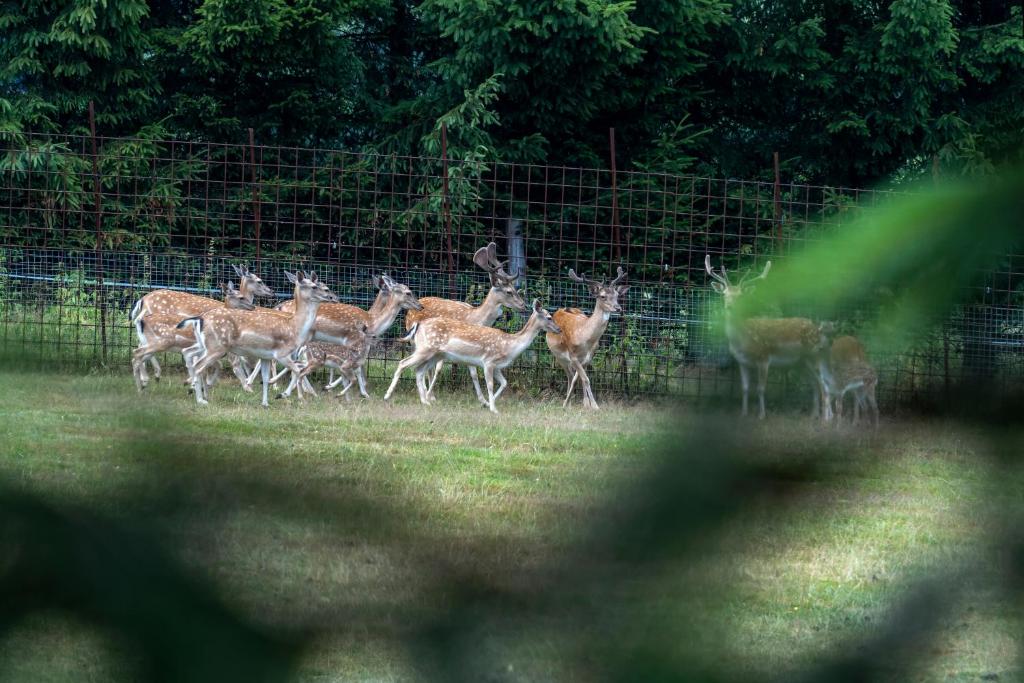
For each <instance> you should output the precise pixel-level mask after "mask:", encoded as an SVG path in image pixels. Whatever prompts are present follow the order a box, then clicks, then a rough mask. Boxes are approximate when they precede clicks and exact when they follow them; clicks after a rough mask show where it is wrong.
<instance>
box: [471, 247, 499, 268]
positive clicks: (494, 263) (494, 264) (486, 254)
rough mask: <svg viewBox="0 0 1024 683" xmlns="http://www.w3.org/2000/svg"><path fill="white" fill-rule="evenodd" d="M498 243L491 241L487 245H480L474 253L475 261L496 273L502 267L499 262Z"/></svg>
mask: <svg viewBox="0 0 1024 683" xmlns="http://www.w3.org/2000/svg"><path fill="white" fill-rule="evenodd" d="M497 249H498V245H497V244H495V243H494V242H491V243H490V244H488V245H487V246H486V247H480V248H479V249H477V250H476V253H475V254H473V263H475V264H476V265H478V266H480V267H481V268H483V269H484V270H486V271H487V272H488V273H494V272H496V271H497V270H498V269H500V268H501V264H500V263H498V257H497Z"/></svg>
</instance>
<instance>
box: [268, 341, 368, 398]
mask: <svg viewBox="0 0 1024 683" xmlns="http://www.w3.org/2000/svg"><path fill="white" fill-rule="evenodd" d="M373 341H374V337H371V336H369V335H367V334H363V335H362V336H361V337H360V338H359V340H358V341H356V342H354V343H353V344H351V345H349V346H342V345H341V344H328V343H326V342H318V341H312V342H309V343H308V344H306V345H305V346H304V347H302V351H301V355H302V356H303V362H305V367H304V368H303V369H302V374H301V375H300V378H305V377H306V376H307V375H309V373H311V372H314V371H316V370H319V369H320V368H322V367H328V368H331V369H332V371H333V370H337V371H338V373H339V374H338V379H336V380H335V379H333V378H332V379H331V380H329V381H328V382H327V385H326V386H325V387H324V390H325V391H330V390H331V389H333V388H334V387H336V386H338V385H339V384H341V383H342V382H344V383H345V386H344V387H343V388H342V390H341V393H340V394H339V396H345V398H346V399H348V396H347V395H346V394H348V390H349V389H351V388H352V387H353V386H354V385H355V384H356V382H357V381H358V379H359V374H358V373H359V369H360V368H362V367H364V366H365V365H366V360H367V358H368V357H369V355H370V347H371V346H372V345H373ZM274 379H276V378H274ZM271 381H274V380H271Z"/></svg>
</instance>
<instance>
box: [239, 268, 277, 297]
mask: <svg viewBox="0 0 1024 683" xmlns="http://www.w3.org/2000/svg"><path fill="white" fill-rule="evenodd" d="M231 267H232V268H233V269H234V271H235V274H236V275H238V278H239V288H240V289H241V290H242V291H243V292H249V293H250V294H252V295H253V296H254V297H255V296H274V291H273V290H272V289H270V287H267V285H266V283H265V282H263V280H261V279H260V276H259V275H257V274H256V273H253V272H251V271H250V270H249V266H236V265H235V264H233V263H232V264H231Z"/></svg>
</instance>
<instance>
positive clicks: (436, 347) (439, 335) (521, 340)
mask: <svg viewBox="0 0 1024 683" xmlns="http://www.w3.org/2000/svg"><path fill="white" fill-rule="evenodd" d="M542 331H544V332H554V333H556V334H558V333H560V332H561V328H559V327H558V324H557V323H555V321H554V320H553V319H552V317H551V314H550V313H548V312H547V311H546V310H544V308H543V307H542V306H541V305H540V301H539V300H537V299H534V301H533V313H532V315H530V319H529V320H528V321H527V322H526V324H525V325H524V326H523V328H522V329H521V330H519V331H518V332H516V333H514V334H509V333H508V332H503V331H501V330H498V329H495V328H493V327H485V326H483V325H473V324H471V323H467V322H464V321H462V320H456V319H454V318H444V317H437V318H429V319H427V320H424V321H422V322H418V323H416V324H415V325H413V329H412V330H411V331H410V335H409V336H411V337H412V338H413V344H414V346H415V351H413V353H412V355H410V356H409V357H408V358H405V359H403V360H402V361H401V362H400V363H399V364H398V368H397V369H396V370H395V376H394V378H393V379H392V380H391V386H390V387H388V391H387V393H386V394H384V400H385V401H386V400H388V399H389V398H391V394H392V393H394V391H395V387H396V386H398V379H399V377H401V375H402V371H403V370H405V369H406V368H410V367H411V368H414V369H415V371H416V388H417V390H418V391H419V396H420V402H421V403H423V404H425V405H430V401H429V400H428V398H427V385H426V373H427V372H429V371H430V370H431V369H432V368H433V366H434V365H435V364H437V363H439V362H441V361H442V360H447V361H449V362H451V363H458V364H461V365H472V366H476V367H480V368H483V371H484V382H485V383H486V385H487V408H488V409H489V410H490V411H491V412H492V413H497V412H498V410H497V409H496V408H495V407H494V402H495V401H496V400H497V399H498V397H499V396H501V393H502V392H503V391H504V390H505V387H506V386H508V381H507V380H506V379H505V376H504V375H503V374H502V372H501V371H502V370H504V369H505V368H507V367H508V366H509V365H511V364H512V363H513V362H515V360H516V358H518V357H519V355H520V354H522V352H523V351H525V350H526V349H527V348H529V346H530V344H531V343H533V340H534V339H535V338H536V337H537V335H538V334H540V333H541V332H542ZM495 377H497V379H498V390H497V391H494V379H495Z"/></svg>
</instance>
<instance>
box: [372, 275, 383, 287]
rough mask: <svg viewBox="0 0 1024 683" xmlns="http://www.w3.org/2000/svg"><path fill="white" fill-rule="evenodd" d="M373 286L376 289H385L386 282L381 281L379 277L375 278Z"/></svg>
mask: <svg viewBox="0 0 1024 683" xmlns="http://www.w3.org/2000/svg"><path fill="white" fill-rule="evenodd" d="M373 286H374V287H376V288H377V289H383V288H384V281H383V280H381V279H380V276H379V275H374V276H373Z"/></svg>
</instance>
